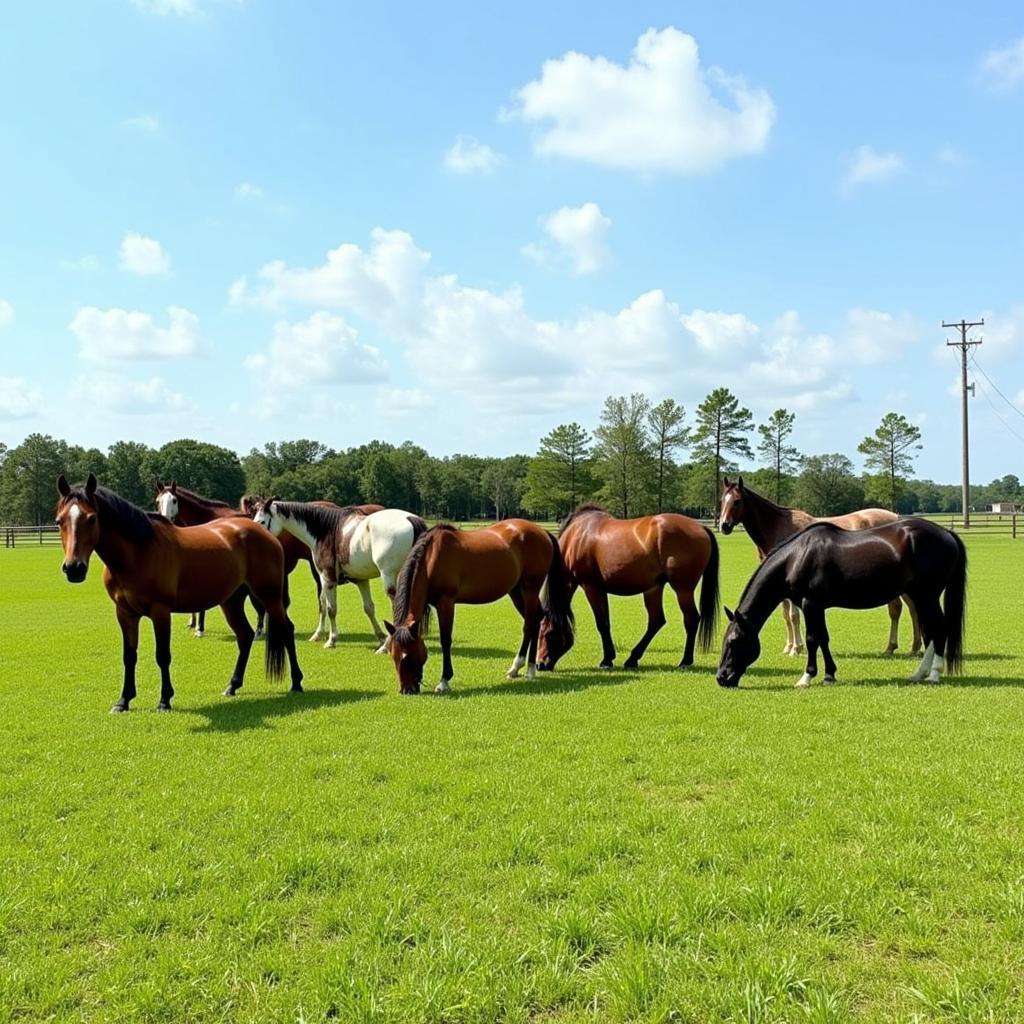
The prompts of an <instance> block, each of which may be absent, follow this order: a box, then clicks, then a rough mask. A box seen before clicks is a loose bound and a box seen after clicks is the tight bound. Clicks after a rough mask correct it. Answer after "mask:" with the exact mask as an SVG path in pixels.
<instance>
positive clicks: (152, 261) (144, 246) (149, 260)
mask: <svg viewBox="0 0 1024 1024" xmlns="http://www.w3.org/2000/svg"><path fill="white" fill-rule="evenodd" d="M118 255H119V263H118V266H120V268H121V269H122V270H124V271H126V272H127V273H129V274H135V275H136V276H137V277H161V276H163V275H165V274H168V273H170V270H171V257H170V256H169V255H168V253H167V252H166V251H165V250H164V247H163V246H162V245H161V244H160V243H159V242H158V241H157V240H156V239H155V238H149V237H148V236H147V235H140V234H138V233H136V232H134V231H126V232H125V234H124V238H122V239H121V248H120V249H119V250H118Z"/></svg>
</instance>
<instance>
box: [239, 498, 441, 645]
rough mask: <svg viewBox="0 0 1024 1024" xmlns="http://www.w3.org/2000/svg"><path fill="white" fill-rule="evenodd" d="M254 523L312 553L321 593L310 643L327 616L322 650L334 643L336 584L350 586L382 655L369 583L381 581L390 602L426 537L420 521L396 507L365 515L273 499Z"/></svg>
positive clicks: (382, 637)
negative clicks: (407, 564)
mask: <svg viewBox="0 0 1024 1024" xmlns="http://www.w3.org/2000/svg"><path fill="white" fill-rule="evenodd" d="M364 507H366V506H364ZM254 519H255V521H256V522H257V523H260V524H261V525H262V526H265V527H266V528H267V529H268V530H270V532H271V533H272V534H274V536H275V537H277V536H281V535H282V534H283V533H290V534H292V535H293V536H295V537H298V539H299V540H300V541H302V543H303V544H305V545H306V546H307V547H308V548H309V549H310V551H311V552H312V555H313V564H314V565H315V566H316V570H317V572H318V573H319V574H320V581H321V583H322V585H323V590H322V593H321V600H320V621H319V623H318V624H317V628H316V632H315V633H314V634H313V635H312V636H311V637H310V638H309V639H310V640H311V641H318V640H323V639H324V631H325V629H326V625H327V619H328V617H329V618H330V620H331V628H330V633H329V634H328V635H327V640H326V642H325V643H324V647H325V648H331V647H334V646H335V645H336V644H337V642H338V621H337V614H338V594H337V588H338V584H339V583H347V582H349V581H351V582H353V583H355V585H356V586H357V587H358V588H359V593H360V595H361V597H362V599H363V611H364V612H365V613H366V617H367V618H368V619H369V620H370V625H371V626H372V627H373V635H374V637H375V638H376V641H377V643H378V645H379V646H378V648H377V653H378V654H383V653H385V652H386V650H387V645H388V638H387V636H386V634H385V633H384V630H382V629H381V628H380V623H379V622H378V621H377V614H376V612H377V610H376V607H375V606H374V603H373V597H372V595H371V594H370V582H369V581H370V580H372V579H376V578H377V577H378V576H379V577H380V578H381V580H382V582H383V583H384V589H385V591H386V592H387V594H388V596H389V597H394V594H395V587H396V585H397V583H398V573H399V570H400V569H401V568H402V563H403V562H404V561H405V558H406V555H408V554H409V551H410V550H411V548H412V546H413V543H414V542H415V540H416V538H417V537H419V536H420V535H421V534H423V533H424V532H426V529H427V524H426V523H425V522H424V521H423V520H422V519H421V518H420V517H419V516H417V515H413V513H411V512H404V511H402V510H401V509H396V508H388V509H378V510H377V511H374V512H371V513H370V514H369V515H367V514H366V513H364V512H362V511H361V510H360V507H359V506H356V505H349V506H346V507H343V508H339V507H337V506H335V507H326V506H325V505H323V504H320V503H315V502H301V501H279V500H278V499H277V498H269V499H267V500H266V501H263V502H260V503H259V504H257V506H256V514H255V516H254Z"/></svg>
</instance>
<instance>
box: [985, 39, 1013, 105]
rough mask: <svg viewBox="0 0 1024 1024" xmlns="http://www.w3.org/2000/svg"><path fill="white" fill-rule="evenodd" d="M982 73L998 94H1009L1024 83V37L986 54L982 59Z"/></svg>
mask: <svg viewBox="0 0 1024 1024" xmlns="http://www.w3.org/2000/svg"><path fill="white" fill-rule="evenodd" d="M980 73H981V77H982V78H983V79H984V80H985V81H986V82H987V83H988V84H989V86H990V87H991V88H992V89H993V90H995V91H996V92H1007V91H1009V90H1010V89H1012V88H1013V87H1014V86H1016V85H1017V84H1018V83H1020V82H1021V81H1024V36H1021V37H1020V39H1017V40H1015V41H1014V42H1012V43H1010V45H1009V46H1004V47H1003V48H1002V49H996V50H989V51H988V52H987V53H985V54H984V56H983V57H982V58H981V66H980Z"/></svg>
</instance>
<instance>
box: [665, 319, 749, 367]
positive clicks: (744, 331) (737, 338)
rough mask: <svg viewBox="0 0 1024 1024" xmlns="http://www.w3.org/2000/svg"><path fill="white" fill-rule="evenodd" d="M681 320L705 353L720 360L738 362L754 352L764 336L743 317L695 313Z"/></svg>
mask: <svg viewBox="0 0 1024 1024" xmlns="http://www.w3.org/2000/svg"><path fill="white" fill-rule="evenodd" d="M680 319H681V320H682V322H683V325H684V326H685V327H686V329H687V330H688V331H689V332H690V333H691V334H692V335H693V337H694V339H695V340H696V342H697V344H698V346H699V347H700V348H701V350H702V351H703V352H704V353H705V354H706V355H708V356H711V357H713V358H716V359H719V360H723V359H724V360H729V359H736V357H737V356H743V355H744V354H745V353H747V352H750V351H751V350H752V348H753V345H754V343H755V342H756V340H757V337H758V335H759V334H760V329H759V328H758V326H757V324H755V323H753V322H752V321H750V320H748V319H747V318H746V317H745V316H744V315H743V314H742V313H713V312H712V313H709V312H706V311H705V310H703V309H695V310H694V311H693V312H692V313H687V314H684V315H682V316H681V318H680Z"/></svg>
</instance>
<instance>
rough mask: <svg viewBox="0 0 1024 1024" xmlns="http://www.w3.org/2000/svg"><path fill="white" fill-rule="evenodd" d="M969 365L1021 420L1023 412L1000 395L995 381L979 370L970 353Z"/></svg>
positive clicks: (977, 363)
mask: <svg viewBox="0 0 1024 1024" xmlns="http://www.w3.org/2000/svg"><path fill="white" fill-rule="evenodd" d="M971 365H972V366H973V367H974V368H975V369H976V370H977V371H978V372H979V373H980V374H981V375H982V377H984V378H985V380H987V381H988V382H989V384H991V385H992V389H993V390H994V391H995V393H996V394H997V395H998V396H999V397H1000V398H1001V399H1002V400H1003V401H1004V402H1005V403H1006V404H1007V405H1008V406H1009V407H1010V408H1011V409H1012V410H1013V411H1014V412H1015V413H1016V414H1017V415H1018V416H1020V418H1021V419H1024V412H1021V411H1020V409H1018V408H1017V406H1015V405H1014V404H1013V402H1011V401H1010V400H1009V399H1008V398H1007V397H1006V395H1004V394H1003V393H1002V391H1000V390H999V388H998V387H997V386H996V382H995V381H994V380H993V379H992V378H991V377H990V376H989V375H988V374H987V373H986V372H985V371H984V370H983V369H982V368H981V363H979V362H978V360H977V359H975V357H974V355H973V353H972V355H971Z"/></svg>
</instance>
